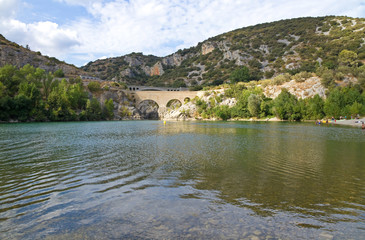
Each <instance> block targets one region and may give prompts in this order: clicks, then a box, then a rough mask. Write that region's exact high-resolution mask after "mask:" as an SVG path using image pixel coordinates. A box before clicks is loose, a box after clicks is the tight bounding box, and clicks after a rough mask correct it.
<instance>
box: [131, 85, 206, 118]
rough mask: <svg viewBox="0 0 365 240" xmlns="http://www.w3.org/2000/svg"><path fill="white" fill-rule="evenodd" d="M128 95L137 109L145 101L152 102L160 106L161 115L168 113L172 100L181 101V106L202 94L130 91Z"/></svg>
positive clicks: (192, 92)
mask: <svg viewBox="0 0 365 240" xmlns="http://www.w3.org/2000/svg"><path fill="white" fill-rule="evenodd" d="M127 93H128V94H129V95H130V96H131V98H132V100H133V101H134V103H135V105H136V107H137V108H139V105H140V104H141V103H142V102H143V101H145V100H152V101H154V102H155V103H157V105H158V112H159V114H161V113H163V112H164V111H166V108H167V104H168V103H169V102H170V101H171V100H179V101H180V102H181V104H184V102H185V100H186V99H187V98H188V99H190V100H191V99H193V98H195V97H196V96H200V95H201V92H194V91H158V90H157V91H156V90H154V91H144V90H142V91H141V90H140V91H133V90H132V91H130V90H127Z"/></svg>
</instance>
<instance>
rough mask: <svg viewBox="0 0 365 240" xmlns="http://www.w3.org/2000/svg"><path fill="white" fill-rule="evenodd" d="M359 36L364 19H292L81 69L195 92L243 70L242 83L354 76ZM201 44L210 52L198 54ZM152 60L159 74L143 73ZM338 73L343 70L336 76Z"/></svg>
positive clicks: (359, 59)
mask: <svg viewBox="0 0 365 240" xmlns="http://www.w3.org/2000/svg"><path fill="white" fill-rule="evenodd" d="M364 34H365V19H363V18H349V17H336V16H328V17H316V18H313V17H306V18H297V19H289V20H281V21H277V22H272V23H265V24H259V25H256V26H250V27H245V28H241V29H237V30H234V31H231V32H228V33H224V34H221V35H219V36H216V37H212V38H210V39H208V40H206V41H204V42H202V43H199V44H198V45H197V46H196V47H191V48H189V49H184V50H179V51H177V52H176V53H174V54H172V55H170V56H167V57H165V58H159V57H154V56H151V55H150V56H144V55H142V54H135V53H134V54H130V55H127V56H123V57H118V58H110V59H106V60H98V61H96V62H90V63H89V64H88V65H86V66H85V67H84V68H83V69H84V70H87V71H91V72H93V73H99V74H100V76H103V77H105V78H107V79H111V78H115V79H117V80H124V81H126V82H127V83H128V84H143V85H158V86H161V85H169V86H172V85H173V84H174V83H175V81H179V82H180V85H182V84H181V82H183V83H184V84H185V85H186V86H190V87H191V88H192V89H195V90H198V89H201V87H204V86H215V85H220V84H222V83H227V82H234V81H237V78H236V77H234V75H235V74H237V73H238V72H240V71H241V72H242V71H243V70H242V69H244V70H247V69H248V73H245V77H244V78H241V81H252V80H260V79H264V78H272V77H275V76H277V75H280V74H284V73H288V74H290V75H295V74H298V73H300V72H312V73H315V72H321V73H323V74H324V75H325V76H326V77H327V78H328V77H330V78H334V79H341V78H343V76H344V75H346V74H352V75H353V76H355V77H356V72H353V69H352V68H353V67H354V66H355V65H357V66H361V65H362V64H363V62H364V61H365V40H364ZM206 46H208V47H209V48H210V51H205V52H203V48H204V47H206ZM344 50H346V51H347V52H346V51H344ZM172 58H173V59H179V61H172V60H171V59H172ZM130 59H134V60H133V61H130ZM126 60H128V61H129V62H127V61H126ZM157 62H161V63H162V66H163V70H164V73H163V74H162V75H160V76H149V75H147V74H146V73H145V72H144V71H143V68H144V67H145V66H153V65H154V64H155V63H157ZM124 71H126V72H124ZM338 71H340V72H342V74H335V73H337V72H338ZM121 72H124V73H128V74H127V75H125V76H122V75H121ZM332 75H333V76H332Z"/></svg>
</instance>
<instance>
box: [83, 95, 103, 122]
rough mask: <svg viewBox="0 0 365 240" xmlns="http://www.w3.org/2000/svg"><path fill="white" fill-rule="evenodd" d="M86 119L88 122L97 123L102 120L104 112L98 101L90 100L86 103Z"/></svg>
mask: <svg viewBox="0 0 365 240" xmlns="http://www.w3.org/2000/svg"><path fill="white" fill-rule="evenodd" d="M86 118H87V120H91V121H97V120H101V119H102V110H101V106H100V103H99V101H98V99H96V98H92V99H91V100H90V99H88V100H87V102H86Z"/></svg>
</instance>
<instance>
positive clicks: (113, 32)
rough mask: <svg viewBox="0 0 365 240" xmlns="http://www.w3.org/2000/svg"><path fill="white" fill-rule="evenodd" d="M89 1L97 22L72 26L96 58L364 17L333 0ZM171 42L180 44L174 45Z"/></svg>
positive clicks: (354, 2)
mask: <svg viewBox="0 0 365 240" xmlns="http://www.w3.org/2000/svg"><path fill="white" fill-rule="evenodd" d="M68 2H73V1H71V0H68ZM90 2H92V3H91V4H89V5H88V7H87V9H88V11H89V13H91V14H92V15H93V16H94V19H93V20H86V19H85V20H84V21H82V22H81V23H77V24H75V25H74V27H75V28H76V29H77V31H78V32H79V33H80V38H81V39H82V42H83V43H84V45H83V46H81V48H80V50H82V51H85V50H86V49H88V48H89V49H90V46H92V49H94V51H95V52H96V53H97V52H99V51H100V52H114V53H128V52H131V51H143V52H146V53H153V54H157V55H165V54H168V53H172V52H173V51H175V50H176V49H177V48H180V47H190V46H192V45H195V44H197V43H198V42H199V41H203V40H205V39H207V38H209V37H212V36H215V35H217V34H220V33H224V32H227V31H230V30H233V29H236V28H240V27H244V26H248V25H254V24H257V23H262V22H270V21H275V20H280V19H285V18H293V17H301V16H323V15H330V14H336V15H337V14H340V15H343V14H347V15H350V16H359V15H360V14H363V13H364V11H363V10H364V8H363V7H362V8H361V7H359V6H360V2H361V1H359V0H349V1H337V2H336V4H333V1H332V0H323V1H321V2H318V1H304V2H303V1H301V0H300V1H299V0H296V1H290V2H288V1H283V0H278V1H269V0H262V1H248V0H243V1H230V0H200V1H192V0H190V1H189V0H187V1H176V0H175V1H171V0H132V1H123V0H116V1H112V2H105V1H90ZM355 6H356V7H355ZM171 42H179V43H180V45H178V46H171V45H170V44H169V43H171ZM102 43H103V44H102Z"/></svg>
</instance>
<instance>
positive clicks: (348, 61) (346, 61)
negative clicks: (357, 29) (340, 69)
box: [338, 50, 357, 67]
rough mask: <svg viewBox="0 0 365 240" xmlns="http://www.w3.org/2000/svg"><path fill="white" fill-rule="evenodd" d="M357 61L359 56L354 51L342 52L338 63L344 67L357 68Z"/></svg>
mask: <svg viewBox="0 0 365 240" xmlns="http://www.w3.org/2000/svg"><path fill="white" fill-rule="evenodd" d="M356 60H357V54H356V53H355V52H353V51H349V50H342V51H341V52H340V54H339V55H338V62H339V63H340V64H341V65H344V66H350V67H352V66H355V65H356Z"/></svg>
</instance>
